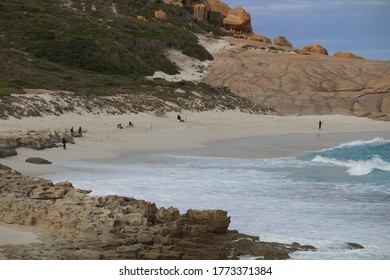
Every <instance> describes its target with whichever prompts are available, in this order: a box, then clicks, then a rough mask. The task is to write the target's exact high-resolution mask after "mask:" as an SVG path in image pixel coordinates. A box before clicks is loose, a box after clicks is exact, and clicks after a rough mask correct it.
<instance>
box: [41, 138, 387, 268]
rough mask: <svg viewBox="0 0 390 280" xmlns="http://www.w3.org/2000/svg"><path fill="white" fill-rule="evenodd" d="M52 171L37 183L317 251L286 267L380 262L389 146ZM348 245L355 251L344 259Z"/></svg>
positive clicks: (356, 144)
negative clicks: (201, 217) (213, 217)
mask: <svg viewBox="0 0 390 280" xmlns="http://www.w3.org/2000/svg"><path fill="white" fill-rule="evenodd" d="M54 164H55V165H58V166H64V167H67V170H66V171H64V172H61V173H57V174H50V175H47V176H43V177H45V178H48V179H51V180H53V181H54V182H59V181H71V182H72V183H73V185H74V186H75V187H77V188H82V189H90V190H92V195H113V194H115V195H123V196H130V197H134V198H136V199H143V200H146V201H151V202H155V203H156V205H157V207H169V206H174V207H177V208H178V209H179V210H180V211H181V213H185V212H186V211H187V209H223V210H226V211H228V214H229V215H230V216H231V221H232V223H231V225H230V229H236V230H239V231H240V232H242V233H246V234H250V235H256V236H259V237H260V240H262V241H275V242H282V243H292V242H299V243H301V244H308V245H313V246H315V247H316V248H317V249H318V250H317V251H315V252H296V253H293V254H292V255H291V257H292V259H300V260H303V259H316V260H324V259H325V260H327V259H329V260H331V259H333V260H343V259H348V260H357V259H364V260H378V259H386V260H389V259H390V184H389V182H390V140H385V139H383V138H375V139H371V140H364V141H363V140H361V141H353V142H348V143H345V144H342V145H338V146H335V147H332V148H328V149H322V150H318V151H310V152H304V153H300V154H299V155H296V156H289V157H283V158H267V159H264V158H260V159H257V158H251V159H248V158H235V157H220V156H203V155H202V156H201V155H196V154H192V155H188V154H187V155H186V154H180V153H179V152H172V153H159V154H146V155H137V156H131V157H130V156H129V157H127V158H122V159H120V160H117V161H114V162H110V163H107V162H105V163H96V162H94V163H92V162H69V161H62V162H55V163H54ZM348 242H352V243H358V244H360V245H362V246H364V249H357V250H350V249H348V247H347V243H348Z"/></svg>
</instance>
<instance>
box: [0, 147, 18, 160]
mask: <svg viewBox="0 0 390 280" xmlns="http://www.w3.org/2000/svg"><path fill="white" fill-rule="evenodd" d="M16 155H17V152H16V150H15V148H11V147H7V148H3V147H0V158H5V157H12V156H16Z"/></svg>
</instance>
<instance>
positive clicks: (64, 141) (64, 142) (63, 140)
mask: <svg viewBox="0 0 390 280" xmlns="http://www.w3.org/2000/svg"><path fill="white" fill-rule="evenodd" d="M66 143H68V141H66V139H65V137H63V138H62V144H63V145H64V150H66Z"/></svg>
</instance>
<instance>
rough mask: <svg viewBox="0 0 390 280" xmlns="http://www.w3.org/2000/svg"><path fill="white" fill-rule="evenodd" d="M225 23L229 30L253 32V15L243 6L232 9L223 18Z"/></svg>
mask: <svg viewBox="0 0 390 280" xmlns="http://www.w3.org/2000/svg"><path fill="white" fill-rule="evenodd" d="M223 25H224V27H225V29H227V30H234V31H239V32H244V33H252V24H251V16H250V14H249V13H247V12H246V11H245V10H244V9H243V8H242V7H238V8H234V9H231V10H230V11H229V12H228V13H227V16H226V18H224V19H223Z"/></svg>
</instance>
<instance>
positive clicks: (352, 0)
mask: <svg viewBox="0 0 390 280" xmlns="http://www.w3.org/2000/svg"><path fill="white" fill-rule="evenodd" d="M222 2H224V3H226V4H228V5H229V6H230V7H232V8H235V7H240V6H241V7H243V8H244V9H245V10H246V11H247V12H249V13H250V15H251V18H252V28H253V31H254V33H257V34H261V35H264V36H267V37H268V38H270V39H271V40H272V41H273V39H274V38H275V36H278V35H281V36H285V37H286V38H287V39H288V40H289V41H290V42H291V44H292V45H293V47H295V48H302V47H303V46H309V45H312V44H321V45H322V46H323V47H325V48H326V49H327V50H328V52H329V55H333V54H334V53H335V52H336V51H346V52H352V53H354V54H356V55H359V56H362V57H364V58H366V59H376V60H390V0H241V1H239V0H222Z"/></svg>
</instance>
